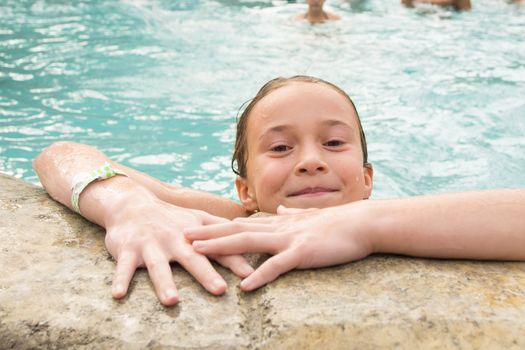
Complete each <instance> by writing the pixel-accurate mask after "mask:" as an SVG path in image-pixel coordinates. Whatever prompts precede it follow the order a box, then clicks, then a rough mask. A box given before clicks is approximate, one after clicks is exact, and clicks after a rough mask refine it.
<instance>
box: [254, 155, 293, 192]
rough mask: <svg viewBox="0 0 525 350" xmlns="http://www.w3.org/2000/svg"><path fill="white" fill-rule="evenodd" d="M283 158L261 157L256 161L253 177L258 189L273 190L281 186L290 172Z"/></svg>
mask: <svg viewBox="0 0 525 350" xmlns="http://www.w3.org/2000/svg"><path fill="white" fill-rule="evenodd" d="M290 171H291V170H290V169H289V166H288V165H287V163H286V162H283V161H282V159H279V160H277V159H272V158H261V159H258V160H257V161H256V162H254V167H253V178H254V179H255V181H254V184H255V187H256V188H257V190H258V191H272V190H275V189H276V187H280V186H281V185H282V184H283V182H284V181H285V180H286V178H287V177H288V175H289V174H290Z"/></svg>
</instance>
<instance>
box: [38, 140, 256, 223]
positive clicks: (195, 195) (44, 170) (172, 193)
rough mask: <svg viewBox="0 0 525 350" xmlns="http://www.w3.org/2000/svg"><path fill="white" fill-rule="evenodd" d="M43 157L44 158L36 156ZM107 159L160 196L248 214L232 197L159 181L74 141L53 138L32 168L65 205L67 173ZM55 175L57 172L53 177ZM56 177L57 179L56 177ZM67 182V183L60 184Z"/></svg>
mask: <svg viewBox="0 0 525 350" xmlns="http://www.w3.org/2000/svg"><path fill="white" fill-rule="evenodd" d="M44 158H45V159H46V162H44V161H39V159H44ZM106 161H107V162H109V163H110V164H112V166H113V167H114V168H118V169H121V170H122V171H124V172H125V173H126V174H127V175H129V177H130V178H131V179H133V180H135V182H136V183H138V184H140V185H142V186H143V187H145V188H147V189H148V190H149V191H151V192H152V193H153V194H155V195H156V196H157V197H158V198H159V199H160V200H163V201H165V202H168V203H171V204H174V205H177V206H180V207H184V208H191V209H199V210H204V211H206V212H208V213H210V214H213V215H216V216H221V217H225V218H228V219H233V218H236V217H245V216H248V214H249V213H248V212H247V211H246V210H245V209H244V207H243V206H242V205H240V204H238V203H235V202H234V201H232V200H229V199H226V198H222V197H219V196H216V195H213V194H210V193H206V192H202V191H197V190H193V189H188V188H179V187H175V186H173V185H170V184H166V183H163V182H161V181H159V180H157V179H155V178H153V177H151V176H148V175H146V174H144V173H141V172H139V171H137V170H134V169H132V168H128V167H126V166H124V165H121V164H118V163H116V162H113V161H111V160H110V159H109V158H108V157H107V156H106V155H105V154H103V153H102V152H100V151H99V150H97V149H96V148H94V147H91V146H88V145H83V144H79V143H74V142H56V143H54V144H52V145H51V146H49V147H48V148H46V149H45V150H44V151H43V152H42V153H41V154H40V155H39V156H38V157H37V158H36V160H35V163H34V168H35V171H36V172H37V173H38V176H39V178H40V181H41V182H42V184H43V185H44V187H45V188H46V190H47V191H48V193H49V194H50V195H51V197H53V198H55V199H56V200H58V201H59V202H61V203H63V204H65V205H68V201H69V198H67V197H68V196H69V195H70V189H69V186H70V184H71V183H70V182H67V183H62V182H61V181H63V180H62V179H63V178H64V179H66V180H69V181H70V179H69V178H68V176H67V175H68V173H71V174H74V173H75V172H80V171H86V170H91V169H92V168H95V167H99V166H101V165H102V164H103V163H104V162H106ZM57 175H59V176H58V177H57ZM57 180H60V181H57ZM64 185H67V186H64Z"/></svg>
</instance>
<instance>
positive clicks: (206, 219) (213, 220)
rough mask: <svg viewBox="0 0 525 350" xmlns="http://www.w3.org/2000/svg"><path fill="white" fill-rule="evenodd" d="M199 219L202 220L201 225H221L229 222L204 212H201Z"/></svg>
mask: <svg viewBox="0 0 525 350" xmlns="http://www.w3.org/2000/svg"><path fill="white" fill-rule="evenodd" d="M201 218H202V224H203V225H212V224H222V223H226V222H230V220H228V219H226V218H221V217H219V216H215V215H211V214H209V213H207V212H205V211H202V212H201Z"/></svg>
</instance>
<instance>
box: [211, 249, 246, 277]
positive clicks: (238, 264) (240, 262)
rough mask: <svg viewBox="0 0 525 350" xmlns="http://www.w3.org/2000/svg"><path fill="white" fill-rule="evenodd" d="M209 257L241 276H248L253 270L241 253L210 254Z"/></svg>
mask: <svg viewBox="0 0 525 350" xmlns="http://www.w3.org/2000/svg"><path fill="white" fill-rule="evenodd" d="M210 258H212V259H213V260H215V261H217V262H218V263H219V264H221V265H222V266H224V267H226V268H228V269H230V270H231V271H232V272H233V273H234V274H236V275H237V276H239V277H241V278H244V277H247V276H249V275H250V274H251V273H252V272H253V271H254V270H253V267H252V266H251V265H250V264H249V263H248V261H246V259H245V258H244V256H242V255H212V256H210Z"/></svg>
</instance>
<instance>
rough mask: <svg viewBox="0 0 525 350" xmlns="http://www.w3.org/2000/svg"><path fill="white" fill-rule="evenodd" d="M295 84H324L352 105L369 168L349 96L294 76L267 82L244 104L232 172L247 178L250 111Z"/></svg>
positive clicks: (320, 81)
mask: <svg viewBox="0 0 525 350" xmlns="http://www.w3.org/2000/svg"><path fill="white" fill-rule="evenodd" d="M295 82H305V83H314V84H325V85H327V86H329V87H331V88H333V89H334V90H335V91H337V92H339V93H340V94H341V95H343V96H344V97H345V98H346V99H347V100H348V102H350V104H351V105H352V107H353V109H354V112H355V115H356V118H357V125H358V126H359V136H360V139H361V149H362V151H363V166H369V164H368V151H367V147H366V138H365V133H364V131H363V127H362V126H361V120H360V118H359V114H358V113H357V109H356V108H355V105H354V102H353V101H352V99H351V98H350V96H348V94H347V93H346V92H344V91H343V90H342V89H341V88H339V87H338V86H336V85H334V84H332V83H330V82H327V81H325V80H323V79H320V78H316V77H311V76H307V75H295V76H293V77H290V78H283V77H279V78H275V79H272V80H270V81H268V82H267V83H266V84H264V85H263V87H262V88H261V89H260V90H259V91H258V92H257V94H256V95H255V97H254V98H253V99H252V100H251V101H249V103H248V102H246V103H248V105H247V106H246V108H245V109H244V110H243V111H242V113H241V115H240V117H238V118H237V134H236V137H235V148H234V151H233V156H232V162H231V167H232V170H233V172H234V173H235V174H237V175H238V176H240V177H242V178H246V176H247V169H246V163H247V161H248V143H247V130H248V118H249V116H250V113H251V111H252V110H253V108H254V107H255V105H256V104H257V103H258V102H259V101H260V100H262V99H263V97H265V96H267V95H268V94H269V93H270V92H272V91H275V90H277V89H279V88H281V87H283V86H285V85H288V84H290V83H295ZM246 103H245V104H246ZM241 110H242V107H241Z"/></svg>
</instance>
